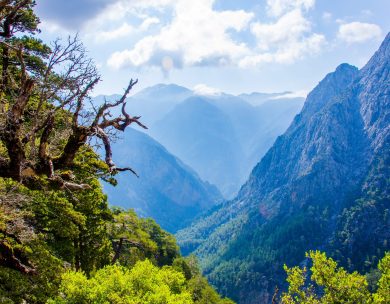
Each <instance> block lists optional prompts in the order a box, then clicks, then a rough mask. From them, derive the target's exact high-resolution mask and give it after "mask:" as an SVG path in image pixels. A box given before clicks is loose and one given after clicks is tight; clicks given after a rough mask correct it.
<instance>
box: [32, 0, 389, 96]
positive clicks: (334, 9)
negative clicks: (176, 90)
mask: <svg viewBox="0 0 390 304" xmlns="http://www.w3.org/2000/svg"><path fill="white" fill-rule="evenodd" d="M37 2H38V5H37V13H38V16H39V17H40V18H41V21H42V24H41V29H42V35H41V37H42V39H43V40H44V41H47V42H48V41H51V40H53V39H55V38H56V37H64V38H66V37H67V35H69V34H74V33H76V32H78V33H79V35H80V38H81V40H82V41H83V42H84V44H85V45H86V47H87V49H88V51H89V53H90V56H91V57H92V58H93V59H94V60H95V62H96V64H97V66H98V67H99V70H100V72H101V74H102V76H103V82H102V83H100V84H99V86H98V87H97V89H96V90H95V94H112V93H120V92H121V91H122V89H123V88H124V87H125V86H126V84H127V82H128V81H129V79H130V78H131V77H133V78H138V79H139V85H137V88H136V90H135V91H138V90H140V89H142V88H144V87H147V86H151V85H154V84H157V83H177V84H179V85H183V86H186V87H189V88H196V89H197V90H204V91H210V92H211V93H212V92H213V91H218V90H221V91H224V92H228V93H241V92H252V91H261V92H279V91H286V90H291V91H295V92H298V94H304V92H307V91H309V90H311V89H312V88H313V87H314V86H315V85H316V84H317V83H318V82H319V81H320V80H321V79H322V78H323V77H324V76H325V75H326V74H327V73H328V72H331V71H332V70H334V69H335V68H336V67H337V65H339V64H340V63H343V62H347V63H350V64H353V65H356V66H358V67H359V68H360V67H362V65H363V64H364V63H366V61H367V60H368V59H369V57H370V56H371V55H372V54H373V52H374V51H375V50H376V49H377V48H378V47H379V45H380V43H381V41H382V39H383V38H384V37H385V36H386V34H387V32H388V31H389V29H390V18H389V16H388V13H389V11H390V1H389V0H371V1H368V0H317V1H316V0H263V1H254V0H240V1H239V0H215V1H213V0H67V1H62V0H38V1H37Z"/></svg>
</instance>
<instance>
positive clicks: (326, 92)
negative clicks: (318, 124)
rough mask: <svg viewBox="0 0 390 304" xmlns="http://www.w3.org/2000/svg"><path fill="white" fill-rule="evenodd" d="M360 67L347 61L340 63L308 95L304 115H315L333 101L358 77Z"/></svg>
mask: <svg viewBox="0 0 390 304" xmlns="http://www.w3.org/2000/svg"><path fill="white" fill-rule="evenodd" d="M358 75H359V69H358V68H357V67H355V66H352V65H350V64H347V63H342V64H340V65H339V66H338V67H337V68H336V70H335V71H334V72H332V73H329V74H328V75H326V76H325V78H324V79H323V80H321V81H320V83H319V84H318V85H317V86H316V87H315V88H314V90H313V91H311V92H310V93H309V95H308V96H307V99H306V102H305V105H304V108H303V110H302V115H304V116H306V115H313V114H315V113H316V112H318V111H319V110H321V109H322V108H323V107H324V106H325V105H327V104H329V103H330V102H332V101H333V99H334V97H335V96H338V95H339V94H340V93H341V92H342V91H343V90H345V89H346V88H348V87H349V86H350V85H351V84H352V83H353V82H354V81H355V79H356V78H357V77H358Z"/></svg>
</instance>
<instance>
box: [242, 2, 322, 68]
mask: <svg viewBox="0 0 390 304" xmlns="http://www.w3.org/2000/svg"><path fill="white" fill-rule="evenodd" d="M251 31H252V33H253V34H254V35H255V36H256V37H257V53H255V54H251V55H249V56H246V57H244V58H242V59H241V60H240V66H242V67H250V66H256V65H259V64H262V63H270V62H276V63H292V62H294V61H296V60H297V59H300V58H302V57H303V56H305V55H307V54H313V53H317V52H319V51H320V50H321V48H322V46H323V45H324V44H325V42H326V40H325V37H324V36H323V35H320V34H316V33H312V31H311V24H310V22H309V21H308V20H307V19H306V18H305V17H304V16H303V13H302V11H301V10H300V9H294V10H291V11H289V12H287V13H286V14H284V15H282V16H281V17H280V18H279V19H277V20H276V22H274V23H260V22H256V23H253V24H252V27H251Z"/></svg>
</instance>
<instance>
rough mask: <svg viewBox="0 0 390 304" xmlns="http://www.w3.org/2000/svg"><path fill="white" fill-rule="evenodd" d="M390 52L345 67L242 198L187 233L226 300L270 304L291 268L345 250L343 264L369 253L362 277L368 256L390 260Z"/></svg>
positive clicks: (321, 89) (185, 240)
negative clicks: (314, 253)
mask: <svg viewBox="0 0 390 304" xmlns="http://www.w3.org/2000/svg"><path fill="white" fill-rule="evenodd" d="M389 45H390V35H387V37H386V39H385V41H384V42H383V43H382V45H381V47H380V49H379V50H378V51H377V52H376V53H375V54H374V56H373V57H372V58H371V60H370V61H369V62H368V63H367V65H366V66H365V67H364V68H362V69H361V70H360V71H359V70H358V69H357V68H355V67H353V66H350V65H348V64H341V65H340V66H339V67H338V68H337V69H336V70H335V71H334V72H333V73H330V74H328V75H327V76H326V77H325V78H324V79H323V80H322V81H321V82H320V83H319V84H318V86H317V87H316V88H315V89H314V90H313V91H312V92H311V93H310V94H309V95H308V97H307V100H306V102H305V105H304V107H303V109H302V111H301V113H300V114H298V115H297V116H296V117H295V119H294V121H293V123H292V124H291V125H290V127H289V128H288V130H287V131H286V132H285V133H284V134H283V135H282V136H280V137H279V138H278V139H277V140H276V142H275V143H274V145H273V146H272V148H271V149H270V150H269V151H268V152H267V153H266V155H265V156H264V157H263V158H262V160H261V161H260V162H259V163H258V165H257V166H256V167H255V168H254V169H253V171H252V173H251V175H250V177H249V179H248V181H247V182H246V183H245V184H244V186H243V187H242V188H241V190H240V192H239V194H238V196H237V197H236V198H235V199H233V200H232V201H229V202H226V203H225V204H223V205H221V206H219V208H216V209H215V210H214V211H213V212H211V213H210V214H208V216H207V217H205V218H203V219H202V220H200V221H199V222H198V223H195V224H193V225H192V226H191V227H189V228H187V229H186V230H184V231H181V232H179V233H178V238H179V242H180V243H181V244H182V245H183V248H184V250H188V251H194V252H195V253H197V254H198V255H199V256H200V258H201V262H202V265H203V267H204V270H205V272H206V274H207V275H208V276H209V279H210V280H211V281H212V283H213V284H215V285H216V286H217V287H218V288H219V289H220V291H221V292H225V293H226V294H227V295H229V296H231V297H232V298H233V299H235V300H237V301H238V302H239V303H257V302H256V301H262V302H267V301H268V300H269V295H270V294H271V293H272V289H273V288H274V286H275V285H278V286H283V281H284V277H283V271H282V270H281V268H282V265H283V263H290V264H292V263H295V264H297V263H299V262H300V261H301V260H302V258H303V256H304V252H305V251H307V250H310V249H316V248H317V249H318V248H320V249H322V250H328V251H329V252H330V254H333V253H334V252H336V251H337V250H338V248H337V246H335V244H338V246H339V247H340V251H339V252H338V253H337V254H334V256H336V257H337V258H338V259H339V260H340V262H341V263H343V262H345V261H346V259H347V258H349V256H347V255H353V254H354V252H353V251H351V248H354V249H356V250H358V249H359V250H360V251H361V252H362V253H361V254H360V255H359V256H358V255H356V259H354V260H353V263H352V266H351V268H354V269H364V267H363V266H362V264H364V263H363V261H364V260H363V258H364V254H367V255H372V256H373V255H375V254H376V255H378V252H383V251H384V250H389V247H388V246H389V245H388V244H387V243H386V242H384V240H386V238H388V237H389V232H388V229H386V227H387V228H388V227H389V224H390V222H389V219H388V216H387V217H386V216H385V215H383V214H388V212H389V209H390V206H389V205H390V195H389V185H388V183H389V154H390V148H389V147H390V145H389V142H390V136H389V133H390V99H389V96H390V92H389V90H390V83H389V68H390V63H389V58H390V54H389V49H390V46H389ZM359 222H361V223H364V224H362V225H363V226H364V227H366V228H367V231H362V230H361V229H360V228H359ZM370 233H372V234H374V235H375V237H370V236H369V234H370ZM346 235H347V236H346ZM191 238H193V239H195V242H192V243H191ZM216 244H218V245H216ZM376 248H378V249H377V251H376V253H375V250H376ZM374 260H375V258H373V259H372V261H371V260H370V261H369V262H372V263H374V262H375V261H374ZM243 269H245V271H243ZM233 272H234V273H236V275H235V276H232V275H229V273H233ZM258 281H261V282H258ZM247 294H250V295H251V296H250V297H248V296H246V295H247ZM254 299H257V300H254Z"/></svg>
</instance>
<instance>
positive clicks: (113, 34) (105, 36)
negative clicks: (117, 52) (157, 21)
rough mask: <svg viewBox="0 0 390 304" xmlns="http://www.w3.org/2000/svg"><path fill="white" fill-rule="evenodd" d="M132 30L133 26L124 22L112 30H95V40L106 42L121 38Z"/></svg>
mask: <svg viewBox="0 0 390 304" xmlns="http://www.w3.org/2000/svg"><path fill="white" fill-rule="evenodd" d="M133 32H134V27H133V26H132V25H130V24H128V23H127V22H124V23H123V24H122V25H121V26H120V27H118V28H116V29H114V30H112V31H102V32H99V31H98V32H97V33H96V34H95V35H94V36H95V41H96V42H107V41H110V40H115V39H118V38H123V37H126V36H128V35H129V34H131V33H133Z"/></svg>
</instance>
